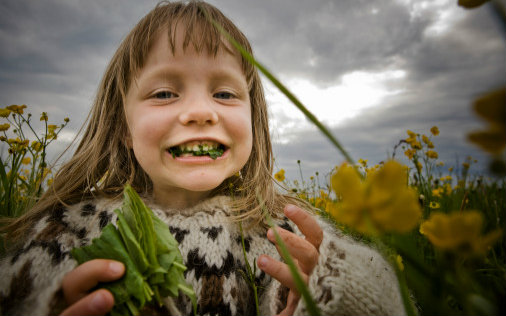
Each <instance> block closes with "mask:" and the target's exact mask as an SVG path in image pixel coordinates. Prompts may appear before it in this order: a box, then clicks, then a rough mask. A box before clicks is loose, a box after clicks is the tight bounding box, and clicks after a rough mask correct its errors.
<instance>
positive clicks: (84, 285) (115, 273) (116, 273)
mask: <svg viewBox="0 0 506 316" xmlns="http://www.w3.org/2000/svg"><path fill="white" fill-rule="evenodd" d="M124 272H125V266H124V265H123V263H121V262H118V261H114V260H107V259H95V260H90V261H87V262H85V263H83V264H81V265H79V266H78V267H77V268H75V269H74V270H72V271H70V272H69V273H67V274H66V275H65V277H64V278H63V283H62V287H63V293H64V295H65V299H66V300H67V303H69V304H72V303H74V302H76V301H78V300H80V299H81V298H82V297H84V296H85V295H86V294H88V291H89V290H91V289H92V288H94V287H95V286H96V285H97V284H98V282H109V281H114V280H117V279H119V278H120V277H121V276H122V275H123V273H124Z"/></svg>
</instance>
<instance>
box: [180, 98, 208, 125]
mask: <svg viewBox="0 0 506 316" xmlns="http://www.w3.org/2000/svg"><path fill="white" fill-rule="evenodd" d="M209 102H210V101H208V100H202V99H197V98H195V99H193V100H192V101H191V102H188V103H187V104H186V105H185V108H184V109H183V111H181V113H180V114H179V121H180V122H181V124H183V125H189V124H196V125H206V124H209V125H214V124H216V123H218V113H216V111H215V110H214V108H213V107H212V105H211V104H209Z"/></svg>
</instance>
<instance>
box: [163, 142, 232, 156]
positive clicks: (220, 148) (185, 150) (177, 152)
mask: <svg viewBox="0 0 506 316" xmlns="http://www.w3.org/2000/svg"><path fill="white" fill-rule="evenodd" d="M226 149H227V148H226V146H225V145H223V144H220V143H218V142H214V141H192V142H188V143H184V144H180V145H176V146H172V147H170V148H169V149H168V150H167V151H168V152H169V154H171V155H172V158H176V157H200V156H208V157H211V158H212V159H216V158H218V157H221V156H222V155H223V153H224V152H225V150H226Z"/></svg>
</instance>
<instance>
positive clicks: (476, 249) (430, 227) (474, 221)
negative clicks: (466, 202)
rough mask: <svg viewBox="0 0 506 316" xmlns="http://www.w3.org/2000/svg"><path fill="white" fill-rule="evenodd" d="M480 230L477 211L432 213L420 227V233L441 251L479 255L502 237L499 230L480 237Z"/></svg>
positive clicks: (479, 219)
mask: <svg viewBox="0 0 506 316" xmlns="http://www.w3.org/2000/svg"><path fill="white" fill-rule="evenodd" d="M482 228H483V215H482V213H481V212H479V211H475V210H472V211H464V212H452V213H450V214H444V213H440V212H432V213H431V214H430V217H429V219H428V220H427V221H425V222H423V223H422V225H420V233H421V234H423V235H425V236H426V237H427V238H428V239H429V241H430V242H431V243H432V244H433V245H434V246H435V247H437V248H439V249H441V250H446V251H452V252H458V253H461V254H464V255H471V254H478V255H480V254H485V253H486V251H487V250H488V248H489V247H490V246H491V245H492V244H493V243H494V242H495V241H496V240H497V239H498V238H499V237H500V236H501V235H502V231H501V230H500V229H498V230H495V231H492V232H489V233H488V234H486V235H482V234H481V231H482Z"/></svg>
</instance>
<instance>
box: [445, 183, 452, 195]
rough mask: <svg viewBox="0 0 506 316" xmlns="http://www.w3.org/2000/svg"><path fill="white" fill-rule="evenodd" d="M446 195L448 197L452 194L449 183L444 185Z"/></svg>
mask: <svg viewBox="0 0 506 316" xmlns="http://www.w3.org/2000/svg"><path fill="white" fill-rule="evenodd" d="M444 189H445V193H446V195H450V194H451V193H452V185H451V184H450V183H446V184H445V185H444Z"/></svg>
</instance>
